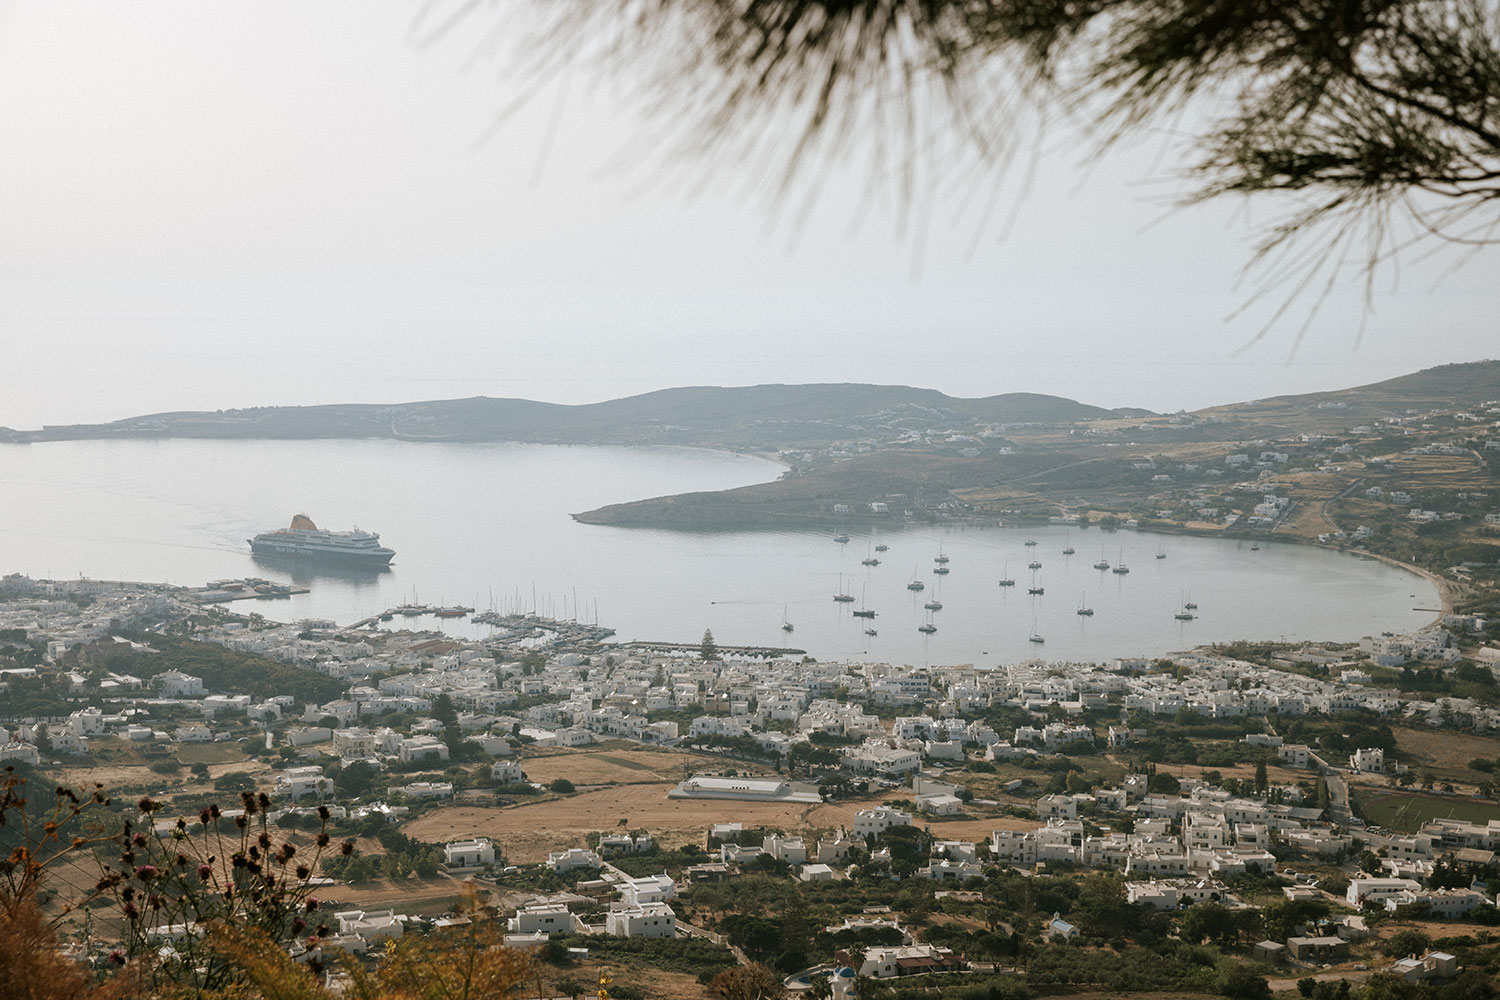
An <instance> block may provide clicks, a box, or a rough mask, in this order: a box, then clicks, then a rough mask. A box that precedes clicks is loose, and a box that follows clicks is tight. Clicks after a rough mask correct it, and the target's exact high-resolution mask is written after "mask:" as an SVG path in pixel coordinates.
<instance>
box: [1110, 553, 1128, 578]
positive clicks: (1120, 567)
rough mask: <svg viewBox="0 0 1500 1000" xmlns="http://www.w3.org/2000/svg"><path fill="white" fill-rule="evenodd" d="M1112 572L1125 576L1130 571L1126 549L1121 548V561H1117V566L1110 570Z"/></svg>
mask: <svg viewBox="0 0 1500 1000" xmlns="http://www.w3.org/2000/svg"><path fill="white" fill-rule="evenodd" d="M1110 572H1111V573H1117V574H1119V575H1120V576H1124V575H1125V574H1126V573H1129V572H1130V567H1129V566H1126V565H1125V550H1124V549H1121V550H1120V559H1119V561H1118V562H1117V563H1115V568H1114V569H1112V570H1110Z"/></svg>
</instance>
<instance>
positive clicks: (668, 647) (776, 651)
mask: <svg viewBox="0 0 1500 1000" xmlns="http://www.w3.org/2000/svg"><path fill="white" fill-rule="evenodd" d="M620 648H621V649H634V650H639V651H640V652H643V653H697V652H699V651H701V650H702V648H703V646H702V644H701V643H693V642H647V641H645V640H636V641H634V642H624V643H621V644H620ZM715 648H716V649H717V650H718V651H719V654H720V655H721V656H743V657H747V658H749V659H764V660H778V659H782V658H784V657H788V656H806V655H807V650H805V649H790V648H783V647H780V646H724V645H718V644H716V645H715Z"/></svg>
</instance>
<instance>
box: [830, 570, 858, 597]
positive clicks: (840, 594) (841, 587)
mask: <svg viewBox="0 0 1500 1000" xmlns="http://www.w3.org/2000/svg"><path fill="white" fill-rule="evenodd" d="M833 600H834V602H835V603H837V604H853V603H854V595H853V594H846V593H844V574H842V573H840V574H839V592H838V593H837V594H834V595H833Z"/></svg>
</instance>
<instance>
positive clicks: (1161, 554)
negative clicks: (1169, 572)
mask: <svg viewBox="0 0 1500 1000" xmlns="http://www.w3.org/2000/svg"><path fill="white" fill-rule="evenodd" d="M1156 558H1158V559H1165V558H1167V549H1166V547H1165V546H1163V545H1158V546H1157V547H1156Z"/></svg>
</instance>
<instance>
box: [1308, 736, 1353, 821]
mask: <svg viewBox="0 0 1500 1000" xmlns="http://www.w3.org/2000/svg"><path fill="white" fill-rule="evenodd" d="M1307 757H1308V759H1309V760H1311V761H1313V762H1314V763H1316V764H1317V765H1318V770H1319V771H1320V772H1321V773H1322V775H1323V781H1324V782H1325V783H1326V784H1327V785H1328V818H1329V820H1331V821H1332V822H1334V823H1337V824H1338V825H1339V826H1342V827H1352V826H1353V825H1354V824H1353V822H1352V820H1353V819H1354V813H1353V811H1351V810H1350V808H1349V783H1348V782H1347V781H1345V780H1344V777H1343V775H1342V774H1340V773H1339V771H1338V769H1337V768H1334V767H1331V766H1329V764H1328V763H1327V762H1326V761H1324V760H1323V758H1321V757H1319V756H1318V755H1317V754H1313V753H1310V754H1308V755H1307Z"/></svg>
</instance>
